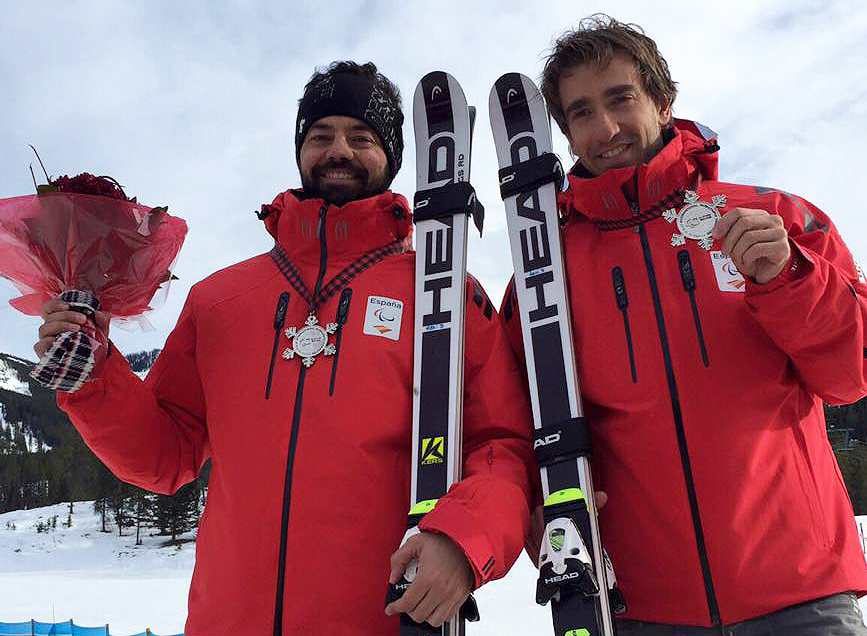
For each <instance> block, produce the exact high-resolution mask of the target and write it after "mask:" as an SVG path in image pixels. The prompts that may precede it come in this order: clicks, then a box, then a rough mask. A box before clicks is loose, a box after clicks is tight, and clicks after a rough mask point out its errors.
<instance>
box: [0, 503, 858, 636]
mask: <svg viewBox="0 0 867 636" xmlns="http://www.w3.org/2000/svg"><path fill="white" fill-rule="evenodd" d="M67 513H68V505H67V504H58V505H55V506H48V507H46V508H36V509H33V510H19V511H15V512H7V513H5V514H2V515H0V590H2V594H0V621H3V622H13V623H14V622H21V621H27V620H30V619H31V618H33V619H35V620H37V621H43V622H60V621H65V620H69V619H70V618H71V619H72V620H73V622H75V624H76V625H83V626H87V627H94V626H99V625H105V624H106V623H108V625H109V629H110V631H111V633H112V634H113V636H124V635H127V634H137V633H140V632H142V631H144V629H145V628H146V627H148V628H150V629H151V631H153V632H154V633H155V634H177V633H180V632H181V631H182V630H183V626H184V621H185V619H186V601H187V589H188V587H189V584H190V577H191V575H192V568H193V561H194V556H195V547H194V546H195V544H194V543H192V542H190V543H185V544H183V545H182V546H181V548H180V549H178V548H175V547H161V545H160V544H161V543H162V541H163V539H164V538H163V537H154V536H147V535H146V534H145V535H144V536H143V545H141V546H136V545H135V530H134V529H132V530H125V533H126V536H123V537H118V536H117V531H116V530H115V531H114V533H113V534H105V533H103V532H101V526H100V518H99V516H98V515H96V514H95V513H94V512H93V508H92V505H91V503H90V502H78V503H76V504H75V512H74V514H73V515H72V527H70V528H67V527H65V526H64V525H63V524H64V522H65V521H66V519H67ZM54 515H57V522H56V527H55V528H53V529H51V530H49V531H48V532H42V533H38V532H37V531H36V526H37V523H39V522H40V521H41V522H42V523H47V522H49V521H50V520H51V518H52V517H53V516H54ZM857 520H858V523H859V527H863V528H864V529H865V530H867V516H863V517H858V518H857ZM535 587H536V570H535V568H534V567H533V565H532V564H531V563H530V560H529V559H528V558H527V556H526V554H522V555H521V557H520V559H518V562H517V563H516V564H515V566H514V567H513V568H512V571H511V572H510V573H509V574H508V576H507V577H506V578H504V579H502V580H500V581H493V582H492V583H489V584H487V585H485V586H484V587H482V588H481V589H480V590H478V591H477V592H476V593H475V596H476V601H477V602H478V605H479V612H480V613H481V617H482V618H481V621H479V622H478V623H469V624H468V625H467V634H468V636H503V635H505V634H550V633H551V632H552V628H551V615H550V610H549V609H548V608H547V607H540V606H538V605H536V604H535V603H534V602H533V594H534V592H535ZM865 599H867V597H865ZM865 599H862V601H861V606H862V608H863V609H864V610H865V611H867V601H865Z"/></svg>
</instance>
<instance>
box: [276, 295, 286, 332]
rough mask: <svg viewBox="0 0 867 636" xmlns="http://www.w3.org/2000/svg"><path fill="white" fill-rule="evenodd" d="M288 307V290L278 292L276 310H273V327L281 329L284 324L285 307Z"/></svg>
mask: <svg viewBox="0 0 867 636" xmlns="http://www.w3.org/2000/svg"><path fill="white" fill-rule="evenodd" d="M287 307H289V292H285V291H284V292H283V293H282V294H280V298H279V299H278V300H277V311H276V312H274V329H282V328H283V325H284V324H286V308H287Z"/></svg>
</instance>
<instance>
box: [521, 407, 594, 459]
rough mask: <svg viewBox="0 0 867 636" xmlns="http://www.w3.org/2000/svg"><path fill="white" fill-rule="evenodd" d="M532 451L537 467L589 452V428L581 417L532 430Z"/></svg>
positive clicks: (582, 455)
mask: <svg viewBox="0 0 867 636" xmlns="http://www.w3.org/2000/svg"><path fill="white" fill-rule="evenodd" d="M533 451H534V452H535V454H536V463H537V464H538V465H539V468H542V467H543V466H551V465H552V464H558V463H560V462H563V461H566V460H569V459H576V458H578V457H587V456H589V455H590V454H591V444H590V429H589V428H588V426H587V421H586V420H585V419H584V418H583V417H573V418H571V419H568V420H565V421H563V422H560V423H558V424H554V425H550V426H543V427H541V428H537V429H536V430H534V431H533Z"/></svg>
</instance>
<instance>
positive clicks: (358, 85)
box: [295, 74, 403, 182]
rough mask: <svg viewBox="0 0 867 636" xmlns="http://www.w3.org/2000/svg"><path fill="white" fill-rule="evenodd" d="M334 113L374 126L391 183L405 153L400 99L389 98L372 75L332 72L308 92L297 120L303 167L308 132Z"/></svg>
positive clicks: (298, 153)
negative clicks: (303, 148) (303, 151)
mask: <svg viewBox="0 0 867 636" xmlns="http://www.w3.org/2000/svg"><path fill="white" fill-rule="evenodd" d="M331 115H345V116H347V117H355V118H356V119H360V120H362V121H363V122H365V123H366V124H367V125H368V126H370V127H371V128H372V129H373V131H374V132H375V133H376V134H377V135H378V136H379V140H380V142H382V147H383V149H384V150H385V155H386V157H387V158H388V167H389V170H390V173H391V174H390V175H389V182H390V181H391V180H392V179H394V176H395V175H396V174H397V171H398V170H400V164H401V157H402V155H403V131H402V130H401V127H402V126H403V112H402V111H401V108H400V99H399V98H398V99H394V98H392V97H389V96H388V95H387V94H386V93H385V92H384V91H383V90H382V87H381V86H380V85H378V84H376V83H374V81H373V79H372V78H370V77H364V76H362V75H350V74H338V75H331V76H330V77H326V78H325V79H324V80H323V81H321V82H319V83H318V84H316V85H315V86H313V87H312V88H310V89H309V90H308V91H307V92H306V93H304V97H303V98H301V102H300V103H299V105H298V118H297V120H296V123H295V160H296V161H297V162H298V167H299V169H300V168H301V145H302V144H303V143H304V138H305V137H306V136H307V132H308V131H309V130H310V127H311V126H312V125H313V124H314V123H315V122H316V121H318V120H319V119H322V118H323V117H329V116H331Z"/></svg>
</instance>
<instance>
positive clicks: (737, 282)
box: [710, 251, 747, 292]
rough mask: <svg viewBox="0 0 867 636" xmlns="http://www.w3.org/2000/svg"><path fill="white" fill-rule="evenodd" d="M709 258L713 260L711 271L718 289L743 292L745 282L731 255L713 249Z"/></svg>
mask: <svg viewBox="0 0 867 636" xmlns="http://www.w3.org/2000/svg"><path fill="white" fill-rule="evenodd" d="M710 260H711V261H712V262H713V271H714V273H715V274H716V283H717V285H718V286H719V290H720V291H724V292H743V291H744V290H745V288H746V284H747V283H746V281H745V280H744V277H743V275H742V274H741V273H740V272H739V271H738V268H737V267H735V263H734V261H733V260H732V259H731V257H729V256H726V255H725V254H723V253H722V252H717V251H713V252H711V253H710Z"/></svg>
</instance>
